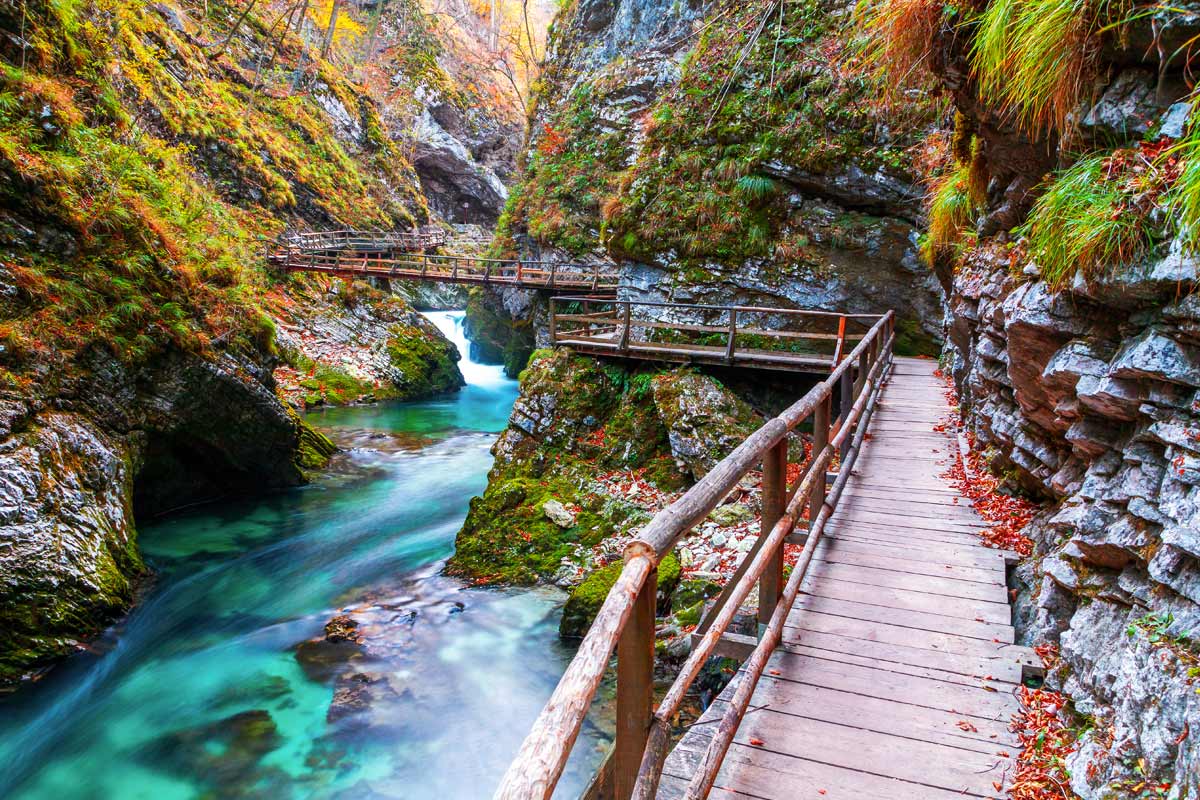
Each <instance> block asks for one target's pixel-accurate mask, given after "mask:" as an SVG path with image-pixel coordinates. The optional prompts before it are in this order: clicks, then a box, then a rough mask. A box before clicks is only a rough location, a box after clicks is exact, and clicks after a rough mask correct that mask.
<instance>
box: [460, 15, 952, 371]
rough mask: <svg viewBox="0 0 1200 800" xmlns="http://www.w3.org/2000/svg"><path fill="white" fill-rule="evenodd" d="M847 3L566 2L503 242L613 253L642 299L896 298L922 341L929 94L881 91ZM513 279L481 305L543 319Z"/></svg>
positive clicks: (505, 345) (931, 344)
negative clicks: (858, 47) (885, 102)
mask: <svg viewBox="0 0 1200 800" xmlns="http://www.w3.org/2000/svg"><path fill="white" fill-rule="evenodd" d="M852 6H853V4H848V3H843V2H838V1H837V0H828V1H826V2H803V3H783V4H775V3H765V2H764V3H750V4H742V5H740V6H737V7H729V6H727V5H725V4H713V3H704V2H696V3H671V2H660V1H659V0H649V2H646V1H644V0H639V1H635V0H622V1H621V2H615V3H614V2H608V1H607V0H603V1H601V0H578V2H573V3H570V4H568V5H566V6H564V8H563V10H562V11H561V12H560V14H559V16H558V18H557V19H556V21H555V23H554V28H553V31H552V34H551V38H550V46H549V53H548V58H547V63H546V67H545V72H544V74H543V77H542V81H541V90H540V92H539V93H538V95H537V97H536V102H537V105H536V107H535V110H534V113H533V123H532V127H531V136H530V140H529V145H528V147H527V148H526V151H525V154H524V164H523V171H522V173H521V176H520V179H519V181H518V183H517V186H516V187H515V188H514V191H513V195H512V197H511V198H510V200H509V204H508V207H507V209H506V211H505V215H504V217H502V218H501V221H500V227H499V230H498V234H497V236H498V238H497V242H498V249H499V250H502V251H508V252H521V253H523V254H526V255H527V256H530V257H538V258H545V259H558V260H566V259H572V260H579V259H580V258H604V259H611V260H613V261H615V262H616V263H617V264H619V265H620V266H621V268H622V270H623V273H624V276H623V277H624V281H623V283H624V284H626V286H627V287H628V288H627V290H626V292H627V294H626V296H629V297H632V298H635V299H646V300H675V301H680V302H700V303H741V304H752V305H767V306H781V307H804V308H821V309H831V310H848V311H856V312H862V313H868V312H877V311H880V310H882V309H885V308H895V309H898V310H899V311H900V313H901V316H902V319H903V321H902V323H901V328H902V331H903V332H904V334H905V336H904V340H903V342H902V349H904V350H905V351H906V352H926V353H930V352H935V351H936V347H937V344H936V343H937V342H938V341H940V340H941V335H942V327H941V321H942V319H941V318H942V307H941V297H942V294H941V292H940V291H939V289H938V286H937V284H936V281H935V280H934V279H933V277H932V276H931V275H930V274H929V273H928V271H927V270H925V269H924V268H923V267H922V266H921V264H920V261H919V258H918V248H917V233H918V226H917V222H918V220H919V218H920V216H921V197H922V195H923V193H924V189H923V187H922V186H921V185H920V181H919V169H917V168H916V165H915V161H916V160H917V159H918V158H919V155H920V152H919V148H917V147H916V145H918V144H919V143H921V142H922V141H923V139H924V136H925V133H926V131H927V130H929V129H930V128H931V127H932V126H933V125H934V123H935V122H936V121H937V119H938V111H937V107H936V105H935V104H933V103H931V102H929V101H928V100H926V99H925V98H924V97H923V96H922V95H920V94H913V95H910V96H907V97H904V98H901V99H898V100H897V101H896V102H894V103H892V104H890V105H889V106H887V107H883V108H881V107H880V105H879V103H878V102H877V101H878V99H879V97H880V96H882V95H884V94H885V88H886V87H885V85H884V84H883V83H882V82H881V81H880V80H879V79H878V78H877V76H876V75H875V74H874V73H873V72H872V71H870V70H869V69H868V68H867V67H866V66H865V65H864V64H863V63H862V61H861V59H860V58H859V57H858V55H857V54H856V51H855V48H854V34H853V33H852V31H850V30H848V28H847V19H848V12H849V10H850V8H852ZM510 295H511V292H509V293H504V294H503V295H502V296H492V297H491V298H490V301H489V302H488V304H487V305H488V307H489V309H490V313H491V315H492V316H494V317H498V318H499V319H500V320H505V319H511V320H513V321H515V322H516V323H517V326H518V327H520V326H521V325H522V324H523V323H528V322H529V321H531V320H532V322H533V326H532V327H533V329H535V330H536V329H537V328H538V327H540V326H539V325H538V324H537V318H538V314H539V313H540V312H539V310H538V307H537V304H536V302H530V301H525V302H524V303H521V302H516V301H514V299H513V298H512V297H511V296H510ZM481 310H482V309H481ZM485 316H486V314H481V315H480V316H479V317H478V318H479V319H480V320H481V321H480V322H478V323H476V327H477V328H478V329H481V330H484V329H488V328H490V327H494V325H493V324H492V323H491V322H489V321H487V320H486V319H485ZM534 339H535V337H532V336H529V335H524V336H518V337H516V338H515V339H504V338H503V337H500V338H499V340H498V341H496V343H495V344H496V345H497V347H496V349H498V350H505V349H507V350H514V349H522V350H523V352H528V350H529V348H530V347H531V346H533V345H534V344H535V341H534Z"/></svg>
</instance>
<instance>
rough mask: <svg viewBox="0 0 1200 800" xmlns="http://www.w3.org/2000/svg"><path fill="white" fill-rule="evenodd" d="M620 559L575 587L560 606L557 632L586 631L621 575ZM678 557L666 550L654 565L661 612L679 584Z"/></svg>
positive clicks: (571, 635) (575, 633)
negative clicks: (656, 564)
mask: <svg viewBox="0 0 1200 800" xmlns="http://www.w3.org/2000/svg"><path fill="white" fill-rule="evenodd" d="M624 566H625V564H624V562H621V561H616V562H614V563H612V564H609V565H608V566H606V567H604V568H602V569H598V570H596V571H595V572H593V573H592V574H591V575H588V576H587V577H586V578H585V579H584V580H583V582H582V583H580V584H579V585H578V586H576V587H575V589H574V591H572V592H571V596H570V597H569V598H567V603H566V605H564V606H563V614H562V619H561V620H560V621H559V624H558V635H559V636H561V637H563V638H564V639H575V638H580V637H582V636H583V635H584V634H586V633H587V631H588V628H590V627H591V625H592V620H594V619H595V618H596V614H597V612H599V611H600V606H601V605H603V604H604V599H605V598H606V597H608V593H609V591H611V590H612V587H613V584H614V583H616V582H617V578H618V577H620V575H621V569H622V568H623V567H624ZM679 572H680V570H679V559H678V558H677V557H676V556H675V554H674V553H668V554H667V555H666V556H665V557H664V558H663V560H662V562H661V563H660V564H659V565H658V584H657V586H658V588H657V592H658V596H657V607H658V609H659V611H662V610H664V609H666V608H670V606H671V595H672V593H673V592H674V591H675V587H676V586H678V585H679Z"/></svg>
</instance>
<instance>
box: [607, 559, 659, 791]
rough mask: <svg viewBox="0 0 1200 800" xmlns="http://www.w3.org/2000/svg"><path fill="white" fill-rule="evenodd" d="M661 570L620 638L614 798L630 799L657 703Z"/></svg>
mask: <svg viewBox="0 0 1200 800" xmlns="http://www.w3.org/2000/svg"><path fill="white" fill-rule="evenodd" d="M657 595H658V570H657V569H651V570H650V574H648V575H647V576H646V580H645V582H644V583H642V588H641V591H639V592H638V596H637V599H636V600H634V606H633V613H632V615H631V616H630V618H629V622H628V623H627V624H626V625H625V629H624V630H623V631H622V632H621V638H620V639H619V640H617V738H616V744H615V746H614V747H613V774H612V787H613V794H612V796H613V798H614V800H628V798H629V797H630V796H631V795H632V794H633V786H634V784H635V783H636V782H637V773H638V767H639V766H641V763H642V751H644V750H645V749H646V738H647V737H648V736H649V734H650V717H651V714H652V713H653V708H652V706H653V702H654V610H655V606H656V605H657V600H658V597H657Z"/></svg>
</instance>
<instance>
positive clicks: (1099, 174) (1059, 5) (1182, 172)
mask: <svg viewBox="0 0 1200 800" xmlns="http://www.w3.org/2000/svg"><path fill="white" fill-rule="evenodd" d="M1179 13H1184V12H1181V11H1180V10H1178V9H1169V8H1166V7H1162V6H1151V5H1148V4H1140V5H1139V4H1135V3H1131V2H1116V0H1113V1H1111V2H1110V1H1109V0H1103V1H1102V2H1082V1H1081V0H992V2H989V3H987V4H985V5H983V6H977V7H976V6H965V7H960V6H958V5H956V4H953V3H946V2H942V0H878V2H868V3H864V4H863V5H862V6H861V7H860V12H859V17H860V24H861V25H862V26H863V27H864V29H865V30H867V31H868V32H870V33H871V34H873V35H872V36H870V37H869V38H870V40H871V46H870V48H869V53H868V59H869V60H871V61H873V63H875V64H876V65H877V66H881V67H882V74H887V75H891V76H892V77H893V78H894V79H896V80H897V81H898V82H908V83H910V84H914V83H915V84H917V85H921V86H929V85H930V82H931V78H932V77H934V76H932V75H931V74H930V72H929V71H930V70H931V69H932V68H933V64H932V58H931V56H932V54H933V52H934V51H935V50H936V49H937V48H938V47H939V41H940V42H941V43H942V45H945V46H950V45H946V42H947V41H948V40H949V39H950V38H957V39H960V40H963V41H965V42H966V44H965V48H966V53H967V56H966V58H967V62H968V64H969V69H970V71H971V75H972V77H973V78H974V83H973V84H972V85H973V87H974V91H975V93H976V96H977V97H978V100H979V101H980V102H981V104H982V105H983V106H984V107H986V108H989V109H991V110H992V111H993V112H994V113H995V114H996V115H997V117H998V118H999V119H1001V120H1004V119H1008V120H1012V121H1014V123H1015V125H1016V126H1017V127H1018V128H1020V129H1021V130H1023V131H1024V132H1025V133H1026V134H1027V135H1029V136H1031V137H1033V138H1035V139H1038V140H1045V141H1047V142H1049V143H1050V144H1048V145H1046V146H1049V147H1054V146H1055V145H1054V143H1055V142H1060V143H1061V144H1060V149H1059V152H1058V160H1059V163H1060V168H1059V169H1057V170H1056V171H1053V172H1051V173H1050V174H1048V175H1045V176H1042V177H1043V179H1042V182H1041V185H1040V187H1039V188H1038V189H1037V190H1036V192H1037V194H1038V199H1037V200H1036V202H1034V203H1033V204H1032V207H1031V208H1030V211H1029V213H1028V217H1027V219H1025V220H1024V221H1023V223H1022V224H1019V225H1018V226H1017V227H1016V228H1015V229H1014V230H1013V233H1015V234H1016V236H1017V237H1018V239H1019V241H1018V242H1017V243H1016V244H1015V246H1013V250H1012V253H1011V259H1010V260H1011V262H1012V264H1013V266H1014V268H1015V269H1016V270H1018V271H1019V270H1020V269H1021V268H1023V267H1024V266H1026V265H1027V264H1030V263H1032V264H1034V265H1036V267H1037V268H1038V270H1039V271H1040V274H1041V277H1042V278H1043V279H1045V280H1046V281H1047V282H1048V283H1049V284H1050V285H1051V286H1053V287H1055V288H1061V287H1064V286H1066V285H1068V284H1069V283H1070V282H1071V281H1072V280H1073V279H1074V278H1075V276H1076V275H1077V274H1078V275H1082V276H1083V277H1084V278H1085V279H1095V278H1102V277H1104V276H1107V275H1109V274H1111V273H1113V272H1114V271H1116V270H1120V269H1125V268H1130V267H1135V266H1136V265H1138V264H1139V263H1141V262H1143V261H1144V260H1145V259H1146V258H1148V257H1151V256H1153V255H1154V253H1155V250H1156V249H1157V248H1158V246H1159V245H1160V244H1161V243H1163V242H1166V241H1168V240H1170V239H1172V238H1175V237H1179V238H1180V239H1182V241H1183V242H1184V243H1185V245H1187V246H1188V247H1193V248H1194V246H1195V240H1196V234H1195V231H1196V230H1197V225H1198V224H1200V188H1198V187H1200V148H1198V147H1197V145H1196V142H1197V141H1200V124H1197V123H1196V121H1195V119H1196V117H1195V114H1194V113H1193V114H1192V118H1191V119H1189V121H1188V125H1187V126H1186V129H1185V132H1184V135H1183V137H1182V138H1181V139H1179V140H1178V141H1177V142H1175V143H1172V142H1171V141H1170V140H1167V139H1164V138H1160V136H1159V133H1158V130H1157V126H1151V127H1150V130H1149V132H1148V133H1147V135H1146V136H1145V138H1144V139H1143V140H1142V141H1129V142H1117V143H1115V144H1114V143H1105V142H1090V143H1089V142H1085V141H1083V139H1082V137H1080V136H1078V135H1077V134H1076V133H1075V132H1074V126H1075V125H1076V124H1077V122H1078V120H1080V119H1082V118H1083V116H1084V114H1085V112H1086V110H1087V104H1088V103H1090V102H1093V101H1095V100H1096V99H1098V98H1097V97H1096V96H1094V94H1093V93H1094V91H1095V88H1096V86H1097V80H1096V79H1097V78H1098V77H1099V76H1100V70H1101V68H1102V63H1101V55H1102V51H1103V47H1104V45H1105V43H1106V42H1107V43H1108V44H1110V45H1113V46H1118V47H1119V46H1120V45H1121V41H1122V37H1123V36H1124V32H1125V30H1126V28H1127V27H1128V26H1129V25H1130V24H1132V23H1134V22H1135V21H1137V20H1139V19H1141V18H1146V17H1148V16H1150V15H1154V14H1159V15H1165V16H1166V17H1168V18H1169V17H1170V16H1171V15H1172V14H1179ZM1169 56H1170V59H1175V60H1176V61H1177V62H1178V67H1179V68H1182V66H1183V65H1184V63H1185V62H1186V61H1188V59H1189V58H1190V57H1191V56H1190V53H1186V52H1183V50H1182V49H1181V51H1180V52H1177V53H1172V54H1169ZM1164 58H1165V59H1166V55H1164ZM1168 60H1169V59H1168ZM1164 69H1166V66H1165V65H1164ZM1186 99H1187V100H1188V101H1189V102H1192V101H1193V100H1194V96H1193V97H1190V98H1186ZM1192 105H1193V107H1195V106H1196V103H1194V102H1193V103H1192ZM959 120H960V123H961V121H962V115H960V116H959ZM1139 122H1140V121H1139ZM958 127H959V128H961V129H962V130H956V132H955V137H954V139H955V147H954V150H955V152H954V157H953V158H943V159H942V161H941V163H940V164H938V163H936V162H935V163H934V165H933V168H932V170H931V174H930V175H928V176H927V179H928V181H929V183H930V186H931V190H930V201H929V206H928V219H929V232H928V235H927V237H926V245H925V248H924V252H925V255H926V258H927V260H929V261H930V263H931V264H933V265H934V267H935V268H937V269H938V270H939V271H951V270H953V268H954V267H955V265H956V264H957V263H958V261H959V259H960V258H961V257H962V255H963V254H964V253H965V252H966V251H967V250H969V249H970V248H971V247H973V246H974V245H975V241H974V237H973V230H974V229H975V227H976V225H977V223H979V221H980V220H981V219H982V218H983V216H984V215H985V214H986V213H987V212H988V211H989V210H990V209H989V203H988V202H987V201H986V198H985V197H984V196H983V195H984V192H983V191H980V190H977V189H975V188H973V187H982V186H984V185H986V183H987V181H988V180H989V179H990V177H991V176H990V174H989V172H990V167H989V153H988V151H987V147H986V143H985V142H984V141H983V140H982V139H980V138H979V137H978V136H977V135H976V132H975V131H973V130H969V129H967V128H966V127H964V126H963V125H961V124H960V125H959V126H958ZM993 201H994V198H993ZM994 202H995V201H994Z"/></svg>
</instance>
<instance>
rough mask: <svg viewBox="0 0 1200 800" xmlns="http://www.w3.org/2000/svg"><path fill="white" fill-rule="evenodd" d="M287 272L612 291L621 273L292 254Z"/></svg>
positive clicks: (468, 260)
mask: <svg viewBox="0 0 1200 800" xmlns="http://www.w3.org/2000/svg"><path fill="white" fill-rule="evenodd" d="M276 262H277V263H279V264H280V265H281V266H282V267H283V268H284V269H288V270H299V271H304V272H327V273H331V274H336V275H362V276H364V277H380V278H397V279H408V280H436V281H442V282H446V283H496V284H508V285H513V286H528V287H531V288H546V289H555V288H561V289H567V290H587V291H592V292H613V291H615V290H616V288H617V284H618V282H619V281H620V277H621V276H620V273H619V272H617V271H616V270H614V269H613V267H612V266H611V265H608V264H600V263H597V264H574V263H559V262H544V261H525V260H522V259H504V258H478V257H475V256H461V255H453V254H432V253H401V254H395V255H385V254H383V253H378V252H372V253H351V252H342V251H338V250H333V251H307V252H306V251H300V250H288V251H287V252H286V253H283V254H280V255H279V256H277V257H276Z"/></svg>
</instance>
